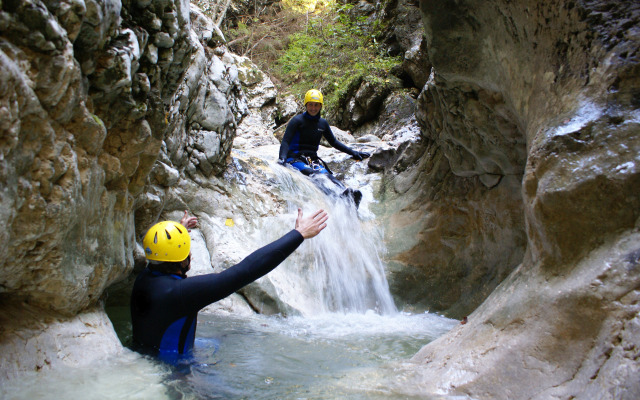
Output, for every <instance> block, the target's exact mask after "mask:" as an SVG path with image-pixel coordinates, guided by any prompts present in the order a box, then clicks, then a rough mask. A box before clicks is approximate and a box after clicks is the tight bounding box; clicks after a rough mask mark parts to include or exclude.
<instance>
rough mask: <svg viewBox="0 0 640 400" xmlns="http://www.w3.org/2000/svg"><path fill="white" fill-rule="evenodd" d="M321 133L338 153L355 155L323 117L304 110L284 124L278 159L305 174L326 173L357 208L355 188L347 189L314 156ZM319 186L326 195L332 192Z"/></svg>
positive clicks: (357, 195)
mask: <svg viewBox="0 0 640 400" xmlns="http://www.w3.org/2000/svg"><path fill="white" fill-rule="evenodd" d="M323 136H324V138H325V139H327V142H329V144H330V145H331V146H333V147H334V148H336V149H338V150H340V151H341V152H343V153H347V154H349V155H350V156H353V155H355V154H356V152H354V151H353V150H352V149H351V148H349V146H347V145H345V144H344V143H342V142H340V141H339V140H338V139H336V137H335V136H334V135H333V132H331V127H330V126H329V123H328V122H327V120H326V119H324V118H320V114H318V115H316V116H315V117H314V116H311V115H310V114H309V113H307V112H305V113H303V114H298V115H296V116H295V117H293V118H291V121H289V123H288V124H287V129H286V130H285V132H284V136H283V137H282V143H281V144H280V152H279V154H278V158H279V159H280V160H283V161H284V162H286V163H287V164H289V165H291V166H292V167H294V168H295V169H297V170H298V171H300V172H302V173H303V174H305V175H307V176H309V175H314V174H322V176H326V177H327V178H329V180H331V181H332V182H333V183H334V184H335V185H336V186H337V187H338V188H339V189H340V190H344V192H342V195H343V196H350V197H351V198H353V201H354V203H355V205H356V208H357V207H358V205H359V204H360V199H361V198H362V193H361V192H360V191H359V190H353V189H350V188H347V187H346V186H345V185H344V184H343V183H342V182H340V181H339V180H338V179H337V178H336V177H335V176H333V173H332V172H331V171H330V170H329V169H328V167H327V166H326V164H325V163H324V161H322V160H320V158H319V157H318V148H319V147H320V141H321V140H322V137H323ZM305 156H306V157H305ZM307 157H308V158H307ZM320 189H322V190H323V191H325V192H326V193H327V194H331V192H332V191H331V190H327V189H326V188H325V187H323V186H321V187H320ZM345 189H346V190H345Z"/></svg>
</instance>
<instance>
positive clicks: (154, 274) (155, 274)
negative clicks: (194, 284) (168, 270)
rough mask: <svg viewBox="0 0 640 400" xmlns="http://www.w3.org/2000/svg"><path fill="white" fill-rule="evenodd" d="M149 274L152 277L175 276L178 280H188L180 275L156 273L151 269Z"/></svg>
mask: <svg viewBox="0 0 640 400" xmlns="http://www.w3.org/2000/svg"><path fill="white" fill-rule="evenodd" d="M149 272H151V275H153V276H173V277H175V278H178V279H187V276H186V275H185V276H180V275H176V274H165V273H164V272H160V271H154V270H152V269H149Z"/></svg>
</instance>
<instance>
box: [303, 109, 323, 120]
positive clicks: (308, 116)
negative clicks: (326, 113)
mask: <svg viewBox="0 0 640 400" xmlns="http://www.w3.org/2000/svg"><path fill="white" fill-rule="evenodd" d="M302 116H303V117H305V118H306V119H310V120H312V121H318V120H320V113H318V114H316V116H315V117H314V116H312V115H311V114H309V113H308V112H306V111H305V112H304V114H302Z"/></svg>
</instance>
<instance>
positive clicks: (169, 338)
mask: <svg viewBox="0 0 640 400" xmlns="http://www.w3.org/2000/svg"><path fill="white" fill-rule="evenodd" d="M328 218H329V217H328V215H327V213H326V212H325V211H324V210H318V211H316V212H315V213H314V214H313V215H311V216H310V217H303V214H302V211H301V210H300V209H298V217H297V219H296V223H295V229H293V230H291V231H290V232H289V233H287V234H285V235H284V236H282V237H281V238H280V239H278V240H276V241H274V242H272V243H270V244H268V245H266V246H264V247H262V248H260V249H258V250H256V251H255V252H253V253H251V254H250V255H249V256H248V257H246V258H245V259H244V260H242V261H241V262H240V263H238V264H236V265H234V266H233V267H230V268H228V269H226V270H224V271H222V272H220V273H211V274H206V275H198V276H193V277H190V278H188V279H187V275H186V273H187V271H189V268H190V264H191V238H190V236H189V230H190V229H191V228H193V227H195V226H196V225H197V222H198V221H197V218H196V217H189V215H188V213H187V212H186V211H185V214H184V216H183V217H182V219H181V220H180V223H177V222H174V221H163V222H159V223H157V224H155V225H153V226H152V227H151V228H150V229H149V230H148V231H147V233H146V234H145V236H144V239H143V241H142V243H143V247H144V252H145V256H146V259H147V260H148V264H147V268H145V269H144V270H143V271H142V272H141V273H140V274H139V275H138V277H137V278H136V280H135V283H134V285H133V290H132V293H131V321H132V328H133V347H134V349H136V350H138V351H140V352H142V353H145V354H151V355H154V356H158V357H159V358H160V359H161V360H163V361H165V362H169V363H175V362H177V361H178V360H179V359H180V358H181V355H183V354H188V353H190V351H191V350H192V349H193V345H194V341H195V332H196V320H197V316H198V311H200V310H201V309H202V308H204V307H206V306H207V305H209V304H211V303H214V302H216V301H218V300H221V299H223V298H225V297H227V296H229V295H231V294H232V293H234V292H235V291H237V290H239V289H240V288H242V287H244V286H245V285H248V284H249V283H251V282H253V281H255V280H256V279H258V278H260V277H262V276H264V275H266V274H267V273H269V272H270V271H271V270H273V269H274V268H276V267H277V266H278V265H279V264H280V263H281V262H282V261H284V260H285V259H286V258H287V257H288V256H289V255H290V254H291V253H293V252H294V251H295V250H296V249H297V248H298V246H300V244H301V243H302V242H303V241H304V239H309V238H312V237H314V236H316V235H318V234H319V233H320V232H321V231H322V230H323V229H324V228H325V227H326V225H327V224H326V221H327V219H328Z"/></svg>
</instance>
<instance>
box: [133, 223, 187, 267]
mask: <svg viewBox="0 0 640 400" xmlns="http://www.w3.org/2000/svg"><path fill="white" fill-rule="evenodd" d="M142 246H143V247H144V255H145V257H146V258H147V260H148V261H149V268H150V269H153V270H156V271H160V272H163V273H180V274H181V275H185V274H186V273H187V271H189V268H190V265H191V237H190V236H189V231H188V230H187V228H185V227H184V226H182V225H181V224H179V223H177V222H174V221H162V222H158V223H157V224H155V225H153V226H152V227H151V228H150V229H149V230H148V231H147V233H146V234H145V235H144V239H143V240H142Z"/></svg>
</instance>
